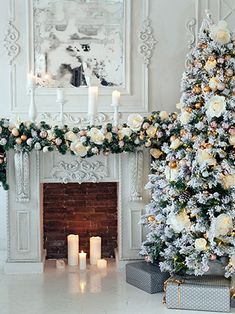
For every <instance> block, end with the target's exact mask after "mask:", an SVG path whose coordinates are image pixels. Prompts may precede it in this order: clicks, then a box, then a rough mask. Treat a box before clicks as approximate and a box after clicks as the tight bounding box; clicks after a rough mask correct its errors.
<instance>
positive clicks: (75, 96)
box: [10, 0, 156, 118]
mask: <svg viewBox="0 0 235 314" xmlns="http://www.w3.org/2000/svg"><path fill="white" fill-rule="evenodd" d="M65 2H66V3H65ZM11 3H12V5H11V8H12V10H13V11H14V14H15V21H14V25H15V26H16V28H17V30H18V32H19V35H20V40H19V42H18V43H17V44H19V46H20V53H19V55H18V56H17V57H16V58H15V60H14V62H12V65H11V66H12V69H13V71H12V72H11V86H12V89H15V95H16V96H15V97H12V100H11V102H12V103H11V108H12V113H13V114H16V115H20V116H23V118H24V115H25V116H26V114H27V112H28V106H29V94H28V88H27V75H28V73H34V74H36V75H37V76H38V78H39V80H38V82H39V83H38V88H36V91H35V100H36V104H37V110H38V113H39V114H44V115H45V114H46V113H49V114H54V113H57V112H59V108H58V104H57V103H56V88H57V87H62V88H63V89H64V92H65V95H66V99H67V102H66V106H65V108H64V112H65V113H68V114H72V115H76V114H81V115H85V114H86V113H87V94H88V88H87V86H88V85H89V84H91V85H98V86H99V112H103V113H111V112H113V108H112V107H111V106H110V104H111V94H112V91H113V90H114V89H117V90H119V91H120V92H121V106H120V112H123V113H131V112H140V113H147V112H149V99H148V95H149V89H148V86H149V84H148V78H149V69H150V67H151V64H150V60H151V57H152V55H153V52H154V46H155V43H156V41H155V39H154V30H153V29H152V28H151V25H150V23H151V20H150V16H149V12H150V8H149V6H150V0H144V1H143V0H135V1H133V0H62V1H58V0H53V1H49V0H43V1H38V0H26V1H25V2H24V4H23V5H22V3H19V2H18V1H16V0H11ZM56 3H60V5H59V9H58V8H57V7H56V6H55V7H53V5H54V4H56ZM68 3H69V6H68V5H67V4H68ZM51 4H52V6H51ZM76 5H77V6H78V8H80V7H82V6H83V11H85V10H87V12H88V15H91V12H93V13H94V14H95V17H94V19H92V18H90V19H87V24H86V21H85V20H84V19H83V20H81V22H79V23H78V22H76V20H77V17H76V15H74V18H73V22H72V21H71V22H69V21H68V20H69V19H68V16H70V15H72V13H71V12H73V11H76V10H74V6H76ZM22 6H25V8H23V7H22ZM47 6H49V8H48V9H47ZM50 6H51V7H50ZM113 6H114V7H117V8H118V9H117V10H116V13H115V14H116V15H114V16H115V19H114V22H115V23H114V24H112V23H113V21H112V19H111V15H110V12H108V13H107V12H106V11H109V10H111V9H112V7H113ZM64 7H65V9H64ZM95 7H97V8H100V11H99V10H95ZM106 7H107V8H108V9H107V10H106V9H105V8H106ZM54 8H57V9H55V10H54ZM76 8H77V7H76ZM86 8H87V9H86ZM54 11H56V12H57V13H54ZM17 12H21V13H22V15H20V14H18V13H17ZM58 12H59V13H58ZM61 12H62V13H61ZM99 12H100V16H99V14H98V13H99ZM101 12H103V13H102V14H101ZM70 13H71V14H70ZM83 13H84V12H83ZM59 14H60V15H59ZM57 15H59V16H57ZM103 15H104V16H103ZM119 17H121V18H119ZM10 19H11V18H10ZM99 19H100V21H99ZM47 20H48V22H47ZM57 20H58V21H57ZM62 22H63V23H64V24H63V23H62ZM88 22H89V23H88ZM98 22H99V23H100V24H99V23H98ZM109 23H110V24H109ZM69 27H70V29H71V31H68V28H69ZM25 30H26V32H25ZM66 30H67V32H66ZM73 30H74V31H73ZM75 30H76V31H77V33H76V32H75ZM122 30H123V32H122V34H121V31H122ZM104 34H105V35H104ZM121 35H122V36H121ZM59 36H62V37H59ZM95 36H96V37H97V38H98V37H99V36H100V37H101V36H103V39H102V40H101V39H100V38H98V39H96V38H95ZM115 36H116V38H113V37H115ZM57 37H58V38H57ZM81 38H82V39H81ZM84 39H85V40H84ZM76 42H77V43H78V47H77V45H76V44H75V45H72V43H76ZM105 42H106V43H105ZM21 45H22V46H21ZM119 45H120V46H122V47H121V48H120V47H119ZM115 47H116V48H115ZM43 49H44V50H43ZM76 49H77V50H79V51H77V50H76ZM89 49H90V50H89ZM115 49H116V50H115ZM86 50H89V51H86ZM109 51H110V57H109V54H108V52H109ZM61 52H62V53H61ZM96 52H97V53H98V54H97V56H96ZM57 53H58V54H57ZM80 53H81V58H80V55H79V54H80ZM60 54H61V55H60ZM114 55H115V56H116V57H114ZM84 56H85V57H84ZM81 59H84V60H85V61H84V60H83V61H82V62H79V61H81ZM113 60H114V61H113ZM120 60H121V61H120ZM111 63H113V64H111ZM81 64H82V65H81ZM97 64H98V66H97ZM85 67H86V68H87V71H84V68H85ZM62 68H63V69H62ZM61 70H62V71H61ZM63 71H64V72H63ZM60 72H63V73H60ZM85 72H86V74H87V73H88V74H90V75H88V77H86V75H85ZM101 74H102V75H101ZM60 76H61V77H63V79H64V81H63V80H62V81H60V80H59V79H58V78H60ZM89 76H90V77H89ZM48 81H49V82H48ZM88 81H89V82H88Z"/></svg>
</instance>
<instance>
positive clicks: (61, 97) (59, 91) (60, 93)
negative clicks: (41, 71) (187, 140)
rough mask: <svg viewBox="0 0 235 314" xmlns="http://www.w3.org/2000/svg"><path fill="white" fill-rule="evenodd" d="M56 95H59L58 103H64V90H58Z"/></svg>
mask: <svg viewBox="0 0 235 314" xmlns="http://www.w3.org/2000/svg"><path fill="white" fill-rule="evenodd" d="M56 94H57V99H56V100H57V102H64V99H65V98H64V91H63V89H62V88H57V90H56Z"/></svg>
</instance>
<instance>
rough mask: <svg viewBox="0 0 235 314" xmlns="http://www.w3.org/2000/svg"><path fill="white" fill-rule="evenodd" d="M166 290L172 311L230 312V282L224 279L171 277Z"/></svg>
mask: <svg viewBox="0 0 235 314" xmlns="http://www.w3.org/2000/svg"><path fill="white" fill-rule="evenodd" d="M164 290H165V302H166V305H167V307H168V308H170V309H185V310H186V309H187V310H197V311H210V312H229V311H230V280H228V279H225V278H224V277H216V276H214V277H212V276H202V277H195V276H188V277H177V276H176V277H171V278H169V279H168V280H167V281H166V282H165V286H164Z"/></svg>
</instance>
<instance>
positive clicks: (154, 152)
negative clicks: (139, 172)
mask: <svg viewBox="0 0 235 314" xmlns="http://www.w3.org/2000/svg"><path fill="white" fill-rule="evenodd" d="M150 154H151V156H153V158H155V159H158V158H159V157H161V155H162V154H163V152H162V151H161V150H160V149H157V148H151V149H150Z"/></svg>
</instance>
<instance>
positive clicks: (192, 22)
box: [186, 18, 196, 49]
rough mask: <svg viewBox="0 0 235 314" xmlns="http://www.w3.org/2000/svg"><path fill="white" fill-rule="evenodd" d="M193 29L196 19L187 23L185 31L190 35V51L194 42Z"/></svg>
mask: <svg viewBox="0 0 235 314" xmlns="http://www.w3.org/2000/svg"><path fill="white" fill-rule="evenodd" d="M195 27H196V19H195V18H192V19H190V20H188V21H187V23H186V29H187V31H188V33H189V35H190V39H189V41H188V48H189V49H191V48H193V46H194V45H195V42H196V34H195Z"/></svg>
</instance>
